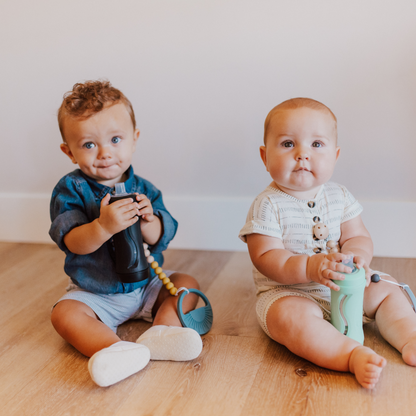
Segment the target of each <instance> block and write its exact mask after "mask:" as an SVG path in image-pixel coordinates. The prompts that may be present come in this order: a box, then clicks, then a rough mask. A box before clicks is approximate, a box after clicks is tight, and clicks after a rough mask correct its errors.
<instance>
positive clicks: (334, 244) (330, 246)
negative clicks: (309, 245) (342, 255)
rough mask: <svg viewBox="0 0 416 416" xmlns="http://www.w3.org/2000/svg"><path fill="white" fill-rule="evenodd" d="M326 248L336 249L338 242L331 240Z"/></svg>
mask: <svg viewBox="0 0 416 416" xmlns="http://www.w3.org/2000/svg"><path fill="white" fill-rule="evenodd" d="M326 246H327V247H329V248H334V247H336V246H337V242H336V241H334V240H329V241H328V242H327V243H326Z"/></svg>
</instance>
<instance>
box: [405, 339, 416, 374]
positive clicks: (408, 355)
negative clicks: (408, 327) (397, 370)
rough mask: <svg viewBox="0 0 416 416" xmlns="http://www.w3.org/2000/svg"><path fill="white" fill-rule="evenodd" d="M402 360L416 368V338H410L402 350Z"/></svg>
mask: <svg viewBox="0 0 416 416" xmlns="http://www.w3.org/2000/svg"><path fill="white" fill-rule="evenodd" d="M402 358H403V361H404V362H405V363H406V364H407V365H411V366H412V367H416V336H415V337H413V338H410V340H409V341H408V342H407V344H405V345H404V347H403V348H402Z"/></svg>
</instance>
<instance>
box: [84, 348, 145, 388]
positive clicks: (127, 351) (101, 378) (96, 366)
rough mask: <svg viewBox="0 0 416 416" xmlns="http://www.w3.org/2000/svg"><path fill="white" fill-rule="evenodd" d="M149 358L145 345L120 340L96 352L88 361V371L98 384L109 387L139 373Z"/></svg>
mask: <svg viewBox="0 0 416 416" xmlns="http://www.w3.org/2000/svg"><path fill="white" fill-rule="evenodd" d="M149 360H150V351H149V349H148V348H147V347H145V346H144V345H141V344H136V343H134V342H127V341H119V342H116V343H115V344H113V345H110V346H109V347H108V348H103V349H102V350H100V351H98V352H96V353H95V354H94V355H93V356H92V357H91V358H90V360H89V361H88V371H89V372H90V375H91V378H92V379H93V381H94V382H95V383H96V384H98V385H99V386H101V387H107V386H111V385H112V384H114V383H117V382H118V381H121V380H124V379H125V378H127V377H129V376H131V375H132V374H135V373H137V372H138V371H140V370H141V369H142V368H144V367H146V365H147V363H148V362H149Z"/></svg>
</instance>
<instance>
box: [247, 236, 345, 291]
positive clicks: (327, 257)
mask: <svg viewBox="0 0 416 416" xmlns="http://www.w3.org/2000/svg"><path fill="white" fill-rule="evenodd" d="M246 238H247V245H248V250H249V253H250V257H251V261H252V262H253V264H254V266H255V267H256V268H257V270H259V271H260V273H262V274H264V275H265V276H267V277H268V278H269V279H272V280H275V281H276V282H279V283H282V284H297V283H308V282H311V281H314V282H317V283H321V284H323V285H325V286H328V287H330V288H331V289H334V290H339V287H338V286H337V285H336V284H335V283H333V282H332V280H343V279H344V276H343V275H342V274H339V273H337V272H351V269H350V268H349V267H347V266H345V265H343V264H342V263H341V261H342V260H343V259H344V258H346V257H347V256H346V255H344V254H341V253H333V254H315V255H313V256H308V255H306V254H303V255H302V254H293V253H292V252H290V251H288V250H286V249H285V247H284V245H283V242H282V240H280V239H279V238H275V237H269V236H266V235H262V234H249V235H247V236H246Z"/></svg>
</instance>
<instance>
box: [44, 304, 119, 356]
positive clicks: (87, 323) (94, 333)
mask: <svg viewBox="0 0 416 416" xmlns="http://www.w3.org/2000/svg"><path fill="white" fill-rule="evenodd" d="M51 321H52V325H53V326H54V328H55V330H56V332H58V334H59V335H60V336H61V337H62V338H63V339H64V340H65V341H67V342H69V343H70V344H71V345H72V346H74V347H75V348H76V349H77V350H78V351H79V352H81V353H82V354H84V355H86V356H87V357H91V356H92V355H93V354H95V353H96V352H97V351H100V350H102V349H103V348H106V347H109V346H110V345H112V344H114V343H116V342H118V341H120V338H119V337H118V336H117V335H116V334H115V333H114V332H113V331H112V330H111V329H110V328H109V327H108V326H107V325H105V324H103V323H102V322H101V321H100V320H99V319H98V318H97V315H96V314H95V313H94V311H93V310H92V309H91V308H90V307H89V306H87V305H86V304H85V303H82V302H79V301H77V300H72V299H66V300H62V301H61V302H59V303H58V304H57V305H56V306H55V307H54V309H53V311H52V315H51Z"/></svg>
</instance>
